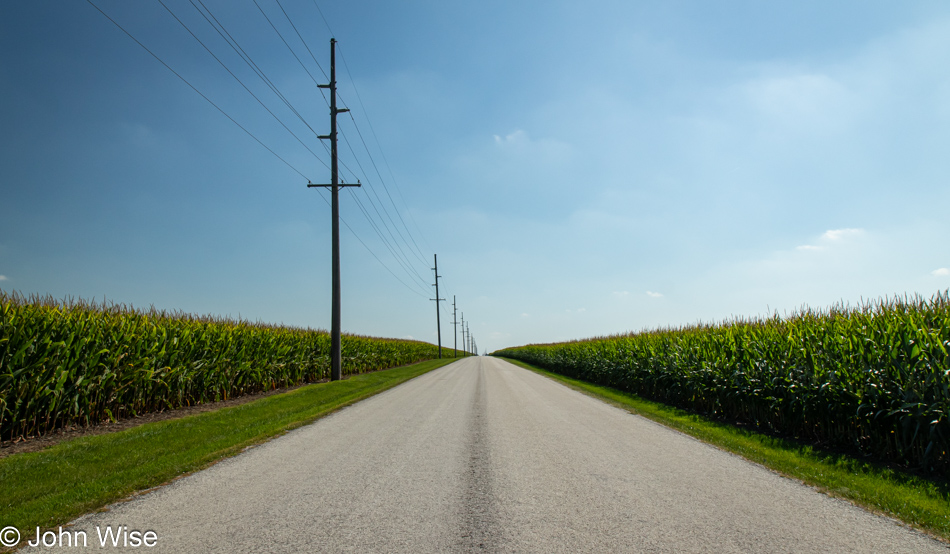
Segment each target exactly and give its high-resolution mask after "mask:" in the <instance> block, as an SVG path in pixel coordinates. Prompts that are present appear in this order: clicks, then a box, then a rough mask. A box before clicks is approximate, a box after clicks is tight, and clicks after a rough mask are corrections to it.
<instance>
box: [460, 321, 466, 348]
mask: <svg viewBox="0 0 950 554" xmlns="http://www.w3.org/2000/svg"><path fill="white" fill-rule="evenodd" d="M460 325H461V326H462V352H465V312H462V323H460Z"/></svg>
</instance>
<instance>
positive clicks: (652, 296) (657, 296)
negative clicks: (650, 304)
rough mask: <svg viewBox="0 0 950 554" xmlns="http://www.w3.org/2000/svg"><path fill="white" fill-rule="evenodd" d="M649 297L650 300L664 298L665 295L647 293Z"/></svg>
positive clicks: (649, 291)
mask: <svg viewBox="0 0 950 554" xmlns="http://www.w3.org/2000/svg"><path fill="white" fill-rule="evenodd" d="M647 296H649V297H650V298H663V294H662V293H659V292H653V291H652V290H648V291H647Z"/></svg>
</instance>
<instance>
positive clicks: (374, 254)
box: [86, 0, 425, 296]
mask: <svg viewBox="0 0 950 554" xmlns="http://www.w3.org/2000/svg"><path fill="white" fill-rule="evenodd" d="M86 1H87V3H88V4H89V5H91V6H92V7H93V8H95V10H96V11H98V12H99V13H100V14H101V15H102V16H103V17H105V18H106V19H108V20H109V21H110V22H111V23H112V24H113V25H114V26H115V27H116V28H118V29H119V30H120V31H122V32H123V33H124V34H125V35H126V36H128V37H129V38H130V39H132V41H133V42H135V43H136V44H138V45H139V46H140V47H141V48H142V49H143V50H145V51H146V52H148V54H149V55H151V56H152V57H153V58H155V60H156V61H158V62H159V63H160V64H162V65H163V66H164V67H165V68H166V69H168V70H169V71H171V72H172V74H173V75H175V76H176V77H178V79H179V80H181V81H182V82H183V83H185V84H186V85H187V86H188V87H189V88H190V89H191V90H193V91H194V92H195V93H197V94H198V95H199V96H201V97H202V98H203V99H204V100H205V101H206V102H208V103H209V104H211V106H213V107H214V108H215V109H216V110H218V112H220V113H221V114H222V115H224V116H225V117H226V118H228V120H230V121H231V122H232V123H234V124H235V125H236V126H237V127H238V128H239V129H241V130H242V131H244V133H246V134H247V135H248V136H250V137H251V138H252V139H254V141H255V142H257V143H258V144H259V145H260V146H262V147H263V148H264V149H266V150H267V151H268V152H270V153H271V154H272V155H273V156H274V157H276V158H277V159H278V160H280V161H281V162H283V163H284V165H286V166H287V167H289V168H290V169H291V170H293V171H294V172H295V173H297V174H298V175H300V177H302V178H304V179H307V181H308V182H310V181H311V179H310V178H309V177H308V176H307V175H305V174H304V173H303V172H302V171H300V170H299V169H297V168H296V167H295V166H294V165H293V164H291V163H290V162H288V161H287V160H286V159H284V158H283V157H282V156H281V155H280V154H278V153H277V152H276V151H275V150H274V149H273V148H271V147H270V146H268V145H267V144H265V143H264V142H263V141H262V140H261V139H259V138H258V137H257V136H256V135H255V134H254V133H252V132H251V131H250V130H249V129H247V128H246V127H245V126H243V125H242V124H241V123H239V122H238V121H237V120H236V119H235V118H234V117H232V116H231V115H230V114H228V113H227V112H226V111H225V110H224V109H223V108H221V107H220V106H219V105H218V104H217V103H215V102H214V101H213V100H211V98H209V97H208V96H207V95H206V94H204V93H203V92H201V91H200V90H199V89H198V88H197V87H196V86H195V85H193V84H192V83H191V82H190V81H189V80H188V79H186V78H185V77H184V76H183V75H182V74H180V73H179V72H178V71H176V70H175V69H174V68H172V67H171V66H170V65H169V64H168V63H167V62H165V60H163V59H162V58H161V57H160V56H159V55H158V54H156V53H155V52H153V51H152V50H151V49H150V48H148V47H147V46H146V45H145V44H144V43H142V42H141V41H140V40H139V39H138V38H136V37H135V36H134V35H133V34H132V33H131V32H130V31H128V30H127V29H126V28H125V27H123V26H122V25H121V24H120V23H119V22H118V21H116V20H115V19H114V18H113V17H112V16H110V15H109V14H108V13H106V12H105V11H104V10H103V9H102V8H100V7H99V6H98V5H96V4H95V2H93V1H92V0H86ZM199 2H200V0H199ZM159 3H160V4H161V5H162V6H163V7H164V8H165V9H166V10H167V11H168V12H169V13H170V14H171V15H172V16H173V17H174V18H175V19H176V20H177V21H178V22H179V23H180V24H181V25H182V26H183V27H185V29H186V30H187V31H188V32H189V34H191V35H192V36H193V37H194V38H195V39H196V40H197V41H198V42H199V43H200V44H201V45H202V46H203V47H205V49H206V50H208V52H209V53H210V54H211V55H212V56H213V57H214V58H215V59H216V60H217V61H218V62H219V63H220V64H221V65H222V66H223V67H224V68H225V69H226V70H228V73H230V74H231V75H232V76H233V77H234V78H235V79H236V80H237V81H238V82H239V83H241V84H242V86H244V88H245V90H247V91H248V92H249V93H250V94H251V95H252V96H254V98H255V99H256V100H258V102H259V103H261V104H262V105H263V102H261V100H260V98H258V97H257V96H256V95H254V94H253V92H251V91H250V90H249V89H248V88H247V87H246V86H245V85H244V83H243V82H242V81H241V80H240V79H239V78H238V77H237V76H236V75H234V74H233V72H231V71H230V69H228V68H227V66H226V65H225V64H224V63H223V62H221V60H220V59H219V58H218V57H217V56H216V55H215V54H214V53H213V52H211V50H210V49H209V48H208V47H207V45H205V44H204V42H203V41H201V40H200V39H199V38H198V37H197V36H196V35H195V34H194V33H193V32H192V31H191V30H190V29H189V28H188V26H187V25H185V24H184V22H182V21H181V19H179V18H178V17H177V15H175V14H174V12H172V10H170V9H169V8H168V6H167V5H165V4H164V3H163V2H162V1H161V0H159ZM192 5H194V4H192ZM195 7H196V8H197V6H195ZM206 9H207V8H206ZM199 12H200V10H199ZM208 13H209V14H210V15H211V16H212V17H213V14H211V12H210V11H209V12H208ZM209 23H210V22H209ZM222 28H223V27H222ZM229 44H230V42H229ZM232 47H233V46H232ZM298 61H299V60H298ZM251 63H253V62H251ZM275 92H276V91H275ZM264 108H265V109H267V106H264ZM267 111H268V112H269V113H271V115H272V116H274V117H275V118H276V119H278V121H280V119H279V118H278V117H277V116H276V115H275V114H273V112H272V111H271V110H269V109H267ZM301 119H302V118H301ZM304 123H306V122H305V121H304ZM308 126H309V125H308ZM285 128H286V126H285ZM287 130H288V131H290V130H289V129H287ZM291 134H292V135H294V136H295V138H297V139H298V141H299V140H300V139H299V137H296V135H295V134H294V133H293V132H291ZM307 150H310V149H309V148H308V149H307ZM310 152H311V154H313V155H314V156H315V157H316V158H317V159H318V161H320V162H321V163H323V164H324V165H326V164H325V163H324V162H323V160H320V158H319V157H318V156H316V154H315V153H314V152H313V151H312V150H310ZM320 198H321V199H323V201H324V202H325V203H326V204H327V205H329V204H330V202H329V200H327V198H326V197H325V195H320ZM340 221H341V222H342V223H343V224H344V226H345V227H346V228H347V229H348V230H349V231H350V233H352V234H353V236H354V237H355V238H356V239H357V241H359V243H360V244H362V245H363V247H364V248H365V249H366V250H367V252H369V253H370V255H372V256H373V257H374V258H375V259H376V260H377V261H378V262H379V263H380V265H382V266H383V268H385V269H386V270H387V271H388V272H389V273H390V274H391V275H392V276H393V277H394V278H396V280H397V281H399V282H400V283H401V284H403V285H404V286H405V287H406V288H407V289H409V290H410V291H411V292H413V293H414V294H416V295H419V296H425V295H424V294H422V293H421V292H419V291H418V290H415V289H413V288H412V287H411V286H409V285H408V284H406V282H405V281H403V280H402V279H401V278H399V276H398V275H396V274H395V273H394V272H393V271H392V269H390V268H389V266H387V265H386V264H385V263H384V262H383V261H382V260H381V259H380V258H379V256H377V255H376V253H375V252H373V250H372V249H371V248H370V247H369V245H367V244H366V242H365V241H363V239H362V238H361V237H360V236H359V234H357V233H356V231H355V230H354V229H353V228H352V227H351V226H350V224H349V223H348V222H347V221H346V220H345V219H343V218H342V217H341V218H340Z"/></svg>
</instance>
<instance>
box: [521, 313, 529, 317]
mask: <svg viewBox="0 0 950 554" xmlns="http://www.w3.org/2000/svg"><path fill="white" fill-rule="evenodd" d="M521 317H531V314H529V313H528V312H524V313H522V314H521Z"/></svg>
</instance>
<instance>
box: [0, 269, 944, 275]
mask: <svg viewBox="0 0 950 554" xmlns="http://www.w3.org/2000/svg"><path fill="white" fill-rule="evenodd" d="M930 274H931V275H933V276H935V277H947V276H950V268H946V267H941V268H940V269H935V270H933V271H931V272H930ZM0 277H3V276H2V275H0Z"/></svg>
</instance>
